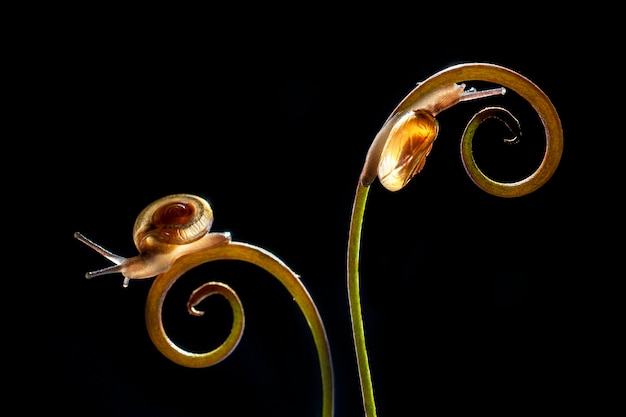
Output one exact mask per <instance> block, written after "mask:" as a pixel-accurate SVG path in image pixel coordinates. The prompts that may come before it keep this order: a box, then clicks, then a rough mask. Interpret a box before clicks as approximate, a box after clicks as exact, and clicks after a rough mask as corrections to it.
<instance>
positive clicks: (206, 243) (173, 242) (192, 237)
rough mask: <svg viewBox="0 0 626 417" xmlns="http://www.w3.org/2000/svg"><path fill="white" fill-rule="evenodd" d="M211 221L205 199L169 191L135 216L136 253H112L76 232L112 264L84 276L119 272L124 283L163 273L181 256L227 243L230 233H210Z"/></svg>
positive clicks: (210, 212) (81, 239)
mask: <svg viewBox="0 0 626 417" xmlns="http://www.w3.org/2000/svg"><path fill="white" fill-rule="evenodd" d="M212 224H213V210H212V209H211V206H210V205H209V203H208V202H207V201H206V200H205V199H203V198H200V197H198V196H195V195H191V194H172V195H169V196H166V197H162V198H160V199H158V200H156V201H154V202H153V203H151V204H150V205H148V206H147V207H146V208H144V209H143V210H142V211H141V212H140V213H139V215H138V216H137V219H136V221H135V225H134V227H133V241H134V243H135V246H136V247H137V250H138V251H139V254H138V255H137V256H134V257H132V258H125V257H122V256H119V255H115V254H113V253H111V252H110V251H108V250H106V249H104V248H103V247H102V246H100V245H98V244H96V243H94V242H92V241H91V240H89V239H87V238H86V237H84V236H83V235H82V234H80V233H78V232H77V233H75V234H74V237H75V238H77V239H78V240H80V241H81V242H83V243H85V244H86V245H87V246H89V247H91V248H92V249H94V250H95V251H96V252H98V253H100V254H101V255H102V256H104V257H105V258H107V259H108V260H110V261H111V262H113V263H114V264H115V265H112V266H110V267H108V268H103V269H100V270H97V271H92V272H88V273H87V274H86V277H87V278H93V277H95V276H100V275H104V274H113V273H118V272H119V273H121V274H122V275H123V276H124V286H127V285H128V282H129V280H130V279H143V278H151V277H154V276H156V275H158V274H161V273H162V272H165V271H166V270H167V269H169V268H170V266H171V265H172V264H173V263H174V262H175V261H176V260H177V259H178V258H180V257H181V256H183V255H187V254H190V253H194V252H197V251H200V250H204V249H208V248H211V247H214V246H218V245H223V244H226V243H229V242H230V233H211V232H210V230H211V226H212Z"/></svg>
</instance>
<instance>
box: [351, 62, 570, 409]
mask: <svg viewBox="0 0 626 417" xmlns="http://www.w3.org/2000/svg"><path fill="white" fill-rule="evenodd" d="M466 81H485V82H491V83H495V84H499V85H500V86H502V87H503V88H502V90H501V93H502V94H504V92H505V89H504V87H506V88H507V89H510V90H513V91H515V92H516V93H518V94H519V95H520V96H521V97H522V98H524V99H525V100H526V101H527V102H528V103H530V104H531V106H532V107H533V109H534V110H535V111H536V112H537V114H538V115H539V118H540V119H541V122H542V124H543V127H544V134H545V140H546V147H545V152H544V156H543V159H542V162H541V164H540V165H539V167H538V168H537V169H536V170H535V171H534V172H533V173H532V174H531V175H529V176H528V177H527V178H524V179H522V180H520V181H517V182H510V183H506V182H497V181H495V180H493V179H491V178H489V177H487V176H486V175H485V174H484V173H483V172H482V171H481V170H480V169H479V168H478V166H477V164H476V161H475V160H474V157H473V154H472V140H473V137H474V134H475V132H476V129H477V128H478V126H479V125H480V124H481V123H482V122H483V121H484V120H486V119H488V118H490V117H497V114H498V113H500V112H504V113H505V114H506V115H507V117H510V118H512V119H513V120H516V119H515V117H513V116H512V115H511V114H510V113H509V112H508V111H507V110H505V109H502V108H497V109H496V108H491V109H484V110H482V111H480V112H478V113H477V114H476V115H474V117H473V118H472V119H471V121H470V122H469V124H468V125H467V127H466V129H465V132H464V133H463V137H462V140H461V149H460V151H461V158H462V161H463V165H464V167H465V170H466V172H467V174H468V176H469V177H470V179H471V180H472V181H473V182H474V183H475V184H476V185H477V186H478V187H479V188H481V189H482V190H484V191H485V192H487V193H490V194H492V195H495V196H499V197H506V198H508V197H520V196H523V195H526V194H529V193H531V192H533V191H535V190H537V189H538V188H540V187H541V186H543V185H544V184H545V183H546V182H547V181H548V180H549V179H550V178H551V177H552V175H553V174H554V172H555V170H556V168H557V166H558V164H559V161H560V158H561V154H562V152H563V130H562V126H561V121H560V119H559V116H558V113H557V111H556V109H555V108H554V106H553V104H552V102H551V101H550V99H549V98H548V97H547V96H546V95H545V94H544V92H543V91H541V90H540V89H539V87H537V86H536V85H535V84H534V83H533V82H532V81H530V80H529V79H527V78H525V77H524V76H522V75H520V74H518V73H517V72H515V71H512V70H510V69H508V68H505V67H501V66H498V65H494V64H485V63H467V64H460V65H454V66H451V67H448V68H446V69H444V70H442V71H440V72H438V73H436V74H434V75H433V76H431V77H429V78H428V79H426V80H425V81H423V82H422V83H420V84H418V85H417V87H415V88H414V89H413V90H412V91H411V92H410V93H409V94H408V95H407V96H406V97H405V98H404V99H403V100H402V101H401V102H400V103H399V104H398V105H397V107H396V108H395V109H394V110H393V112H392V113H391V114H390V116H389V117H388V118H387V120H386V121H385V123H384V124H383V126H382V128H381V129H380V131H379V132H378V134H377V135H376V137H375V138H374V141H373V142H372V145H371V147H370V150H369V152H368V154H367V157H366V160H365V163H364V165H363V169H362V171H361V175H360V177H359V182H358V184H357V189H356V194H355V199H354V203H353V208H352V217H351V223H350V229H349V237H348V248H347V251H348V253H347V288H348V297H349V302H350V316H351V321H352V333H353V338H354V347H355V352H356V359H357V365H358V371H359V380H360V383H361V393H362V398H363V407H364V410H365V414H366V416H367V417H375V416H376V405H375V398H374V388H373V382H372V377H371V371H370V366H369V360H368V355H367V348H366V340H365V329H364V325H363V315H362V311H361V296H360V289H359V252H360V247H361V231H362V228H363V218H364V214H365V207H366V203H367V197H368V193H369V187H370V186H371V184H372V183H373V182H374V180H375V179H376V177H377V176H378V175H379V164H380V163H381V155H382V153H383V152H384V151H385V145H386V143H387V142H388V141H389V140H391V137H392V135H394V134H396V133H395V132H396V131H395V130H394V126H396V125H397V124H398V123H400V122H401V121H404V120H406V119H403V117H404V116H403V115H406V114H410V113H411V112H414V113H415V114H417V115H421V114H423V113H429V114H431V115H433V116H434V115H436V114H437V113H438V111H440V110H439V109H440V108H449V107H450V106H452V105H454V104H456V103H457V102H460V101H464V100H465V98H464V97H468V98H469V97H470V95H469V94H467V95H465V96H464V94H465V93H458V92H457V94H460V99H459V98H458V97H457V101H454V100H450V99H449V94H448V92H455V91H456V90H455V88H454V87H453V86H458V87H461V88H462V87H464V84H462V83H464V82H466ZM494 92H495V93H496V94H497V91H496V90H490V91H487V92H485V93H484V94H482V93H479V95H480V97H484V96H488V95H492V94H494ZM433 97H435V100H434V101H433ZM474 97H476V98H478V97H479V96H478V95H474ZM438 100H441V101H438ZM442 103H443V106H440V104H442ZM432 109H435V110H432ZM433 119H434V117H433ZM436 128H437V124H436V123H434V124H433V127H432V129H433V130H432V131H431V132H432V135H431V136H426V135H425V136H424V137H425V138H426V137H427V138H428V140H429V141H432V140H434V138H435V137H436ZM416 138H417V139H416ZM394 139H397V137H396V138H394ZM418 139H419V137H417V136H415V137H407V138H406V141H407V142H406V143H407V144H410V143H411V142H410V141H411V140H413V141H416V140H418ZM403 140H404V139H403ZM421 140H426V139H421ZM413 143H420V142H413ZM430 143H431V145H432V142H430ZM408 148H409V149H410V146H408ZM415 149H419V147H417V146H415ZM426 155H427V152H426ZM411 157H414V156H412V155H410V154H409V155H403V159H402V160H407V161H411ZM419 158H421V159H420V161H419V162H420V164H417V165H416V166H417V169H416V170H414V171H406V172H404V171H399V172H400V173H401V174H402V175H406V176H405V177H404V178H403V179H404V183H400V187H396V188H394V189H391V188H389V189H390V190H391V191H396V189H399V188H401V187H403V186H404V185H406V183H407V182H408V181H409V180H410V177H411V176H412V175H414V174H415V173H417V172H419V170H421V168H422V167H423V163H424V159H423V158H425V155H424V154H422V155H420V156H419ZM401 168H402V165H398V169H401ZM379 180H380V178H379ZM385 187H386V188H388V187H387V186H385Z"/></svg>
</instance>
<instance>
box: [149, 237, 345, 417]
mask: <svg viewBox="0 0 626 417" xmlns="http://www.w3.org/2000/svg"><path fill="white" fill-rule="evenodd" d="M215 260H238V261H244V262H248V263H252V264H254V265H256V266H258V267H260V268H262V269H264V270H266V271H267V272H269V273H270V274H272V275H273V276H274V277H276V278H277V279H278V280H279V281H280V282H281V283H282V284H283V286H284V287H285V288H286V289H287V290H288V291H289V293H290V294H291V295H292V297H293V299H294V300H295V302H296V303H297V304H298V306H299V308H300V309H301V311H302V312H303V314H304V316H305V319H306V321H307V323H308V325H309V327H310V329H311V332H312V334H313V339H314V343H315V346H316V348H317V352H318V359H319V364H320V371H321V379H322V397H323V398H322V415H323V416H324V417H331V416H332V415H333V412H334V387H333V383H334V382H333V369H332V362H331V356H330V347H329V343H328V338H327V335H326V330H325V328H324V324H323V322H322V319H321V316H320V314H319V312H318V310H317V307H316V305H315V303H314V302H313V299H312V298H311V296H310V295H309V293H308V291H307V290H306V288H305V287H304V285H303V284H302V282H301V281H300V279H299V277H298V275H296V274H295V273H294V272H293V271H292V270H291V269H289V267H288V266H287V265H285V264H284V263H283V262H282V261H281V260H280V259H279V258H277V257H276V256H274V255H272V254H271V253H270V252H268V251H266V250H264V249H261V248H259V247H257V246H253V245H250V244H246V243H240V242H230V243H228V244H225V245H221V246H217V247H213V248H209V249H206V250H203V251H199V252H195V253H192V254H189V255H185V256H183V257H181V258H179V259H178V260H177V261H176V262H175V263H174V264H173V265H172V266H171V268H170V269H168V270H167V271H166V272H164V273H162V274H160V275H158V276H157V277H156V278H155V280H154V282H153V283H152V285H151V287H150V291H149V293H148V298H147V301H146V309H145V316H146V326H147V328H148V333H149V335H150V339H151V340H152V342H153V343H154V345H155V346H156V347H157V349H158V350H159V351H160V352H161V353H162V354H163V355H164V356H165V357H167V358H168V359H170V360H171V361H173V362H175V363H177V364H179V365H182V366H186V367H190V368H203V367H208V366H212V365H215V364H216V363H218V362H220V361H222V360H224V359H225V358H226V357H228V356H229V355H230V354H231V353H232V352H233V350H234V349H235V348H236V346H237V344H238V343H239V340H240V339H241V335H242V333H243V329H244V313H243V307H242V304H241V301H240V300H239V297H238V296H237V295H236V293H235V292H234V291H233V290H232V289H231V288H230V287H229V286H227V285H226V284H223V283H218V282H209V283H206V284H204V285H202V286H201V287H199V288H198V289H196V290H195V291H194V292H193V293H192V295H191V297H190V299H189V302H188V305H187V306H188V309H189V311H190V312H191V313H192V314H194V315H199V314H200V312H199V311H197V310H195V308H194V307H195V305H196V304H198V303H199V302H200V301H202V300H203V299H204V298H205V297H208V296H210V295H212V294H220V295H222V296H224V297H225V298H226V299H227V300H228V301H229V303H230V306H231V308H232V310H233V325H232V328H231V331H230V333H229V335H228V336H227V338H226V340H225V341H224V342H223V343H222V344H221V345H220V346H218V347H217V348H215V349H214V350H212V351H209V352H204V353H193V352H189V351H186V350H185V349H182V348H181V347H179V346H177V345H176V344H175V343H174V342H173V341H172V340H171V339H170V338H169V337H168V335H167V333H166V332H165V328H164V327H163V303H164V301H165V297H166V296H167V293H168V291H169V290H170V288H171V287H172V285H174V283H175V282H176V281H177V280H178V278H180V277H181V276H182V275H183V274H185V273H186V272H188V271H189V270H190V269H192V268H195V267H197V266H199V265H201V264H204V263H206V262H211V261H215Z"/></svg>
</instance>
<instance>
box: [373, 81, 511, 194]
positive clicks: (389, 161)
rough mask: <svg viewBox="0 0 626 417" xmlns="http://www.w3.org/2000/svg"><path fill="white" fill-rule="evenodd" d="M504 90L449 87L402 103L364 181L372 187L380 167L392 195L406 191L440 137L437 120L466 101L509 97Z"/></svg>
mask: <svg viewBox="0 0 626 417" xmlns="http://www.w3.org/2000/svg"><path fill="white" fill-rule="evenodd" d="M505 91H506V90H505V89H504V88H503V87H499V88H492V89H488V90H483V91H476V90H475V89H473V88H470V89H468V90H465V84H463V83H461V84H449V85H446V86H443V87H441V88H439V89H436V90H435V91H433V92H431V93H430V94H426V95H425V96H423V97H420V98H419V99H418V100H417V101H415V102H411V103H404V102H403V103H401V105H399V106H398V108H396V110H395V111H394V112H393V113H392V115H391V116H390V117H389V119H387V122H386V123H385V125H384V126H383V128H382V129H381V130H380V132H379V133H378V135H377V136H376V138H375V139H374V142H373V143H372V146H371V148H370V151H369V153H368V159H367V160H368V162H367V163H366V167H367V171H369V172H366V173H364V175H363V178H364V180H363V181H362V182H363V183H364V184H365V185H367V184H369V183H370V182H371V181H372V180H373V177H374V175H375V174H374V171H373V169H374V168H373V167H374V166H375V165H377V174H378V179H379V180H380V182H381V184H382V185H383V186H384V187H385V188H387V189H388V190H390V191H398V190H400V189H402V188H403V187H404V186H405V185H406V184H407V183H408V182H409V181H410V180H411V178H413V177H414V176H415V174H417V173H419V172H420V171H421V170H422V168H424V164H425V163H426V157H427V156H428V154H429V153H430V151H431V149H432V147H433V142H434V140H435V139H436V138H437V134H438V133H439V123H438V122H437V119H436V118H435V116H437V115H438V114H439V113H441V112H442V111H444V110H446V109H449V108H450V107H452V106H454V105H455V104H457V103H459V102H462V101H469V100H474V99H478V98H483V97H489V96H493V95H502V94H504V93H505Z"/></svg>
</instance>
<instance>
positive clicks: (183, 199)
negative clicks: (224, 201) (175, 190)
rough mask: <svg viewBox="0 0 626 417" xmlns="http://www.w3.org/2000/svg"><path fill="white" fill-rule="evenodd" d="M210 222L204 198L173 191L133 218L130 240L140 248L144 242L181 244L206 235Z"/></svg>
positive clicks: (211, 220)
mask: <svg viewBox="0 0 626 417" xmlns="http://www.w3.org/2000/svg"><path fill="white" fill-rule="evenodd" d="M212 224H213V211H212V209H211V206H210V205H209V203H208V202H207V201H205V200H204V199H201V198H199V197H196V196H193V195H189V194H174V195H170V196H166V197H163V198H161V199H159V200H156V201H155V202H153V203H152V204H150V205H149V206H147V207H146V208H145V209H144V210H143V211H142V212H141V213H139V216H137V220H136V221H135V226H134V228H133V240H134V242H135V246H136V247H137V249H139V251H140V252H142V251H143V250H144V249H145V247H146V245H149V246H153V245H154V243H157V242H158V243H165V244H173V245H182V244H187V243H191V242H194V241H196V240H198V239H200V238H202V237H203V236H205V235H206V234H207V233H208V232H209V230H210V228H211V225H212Z"/></svg>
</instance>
